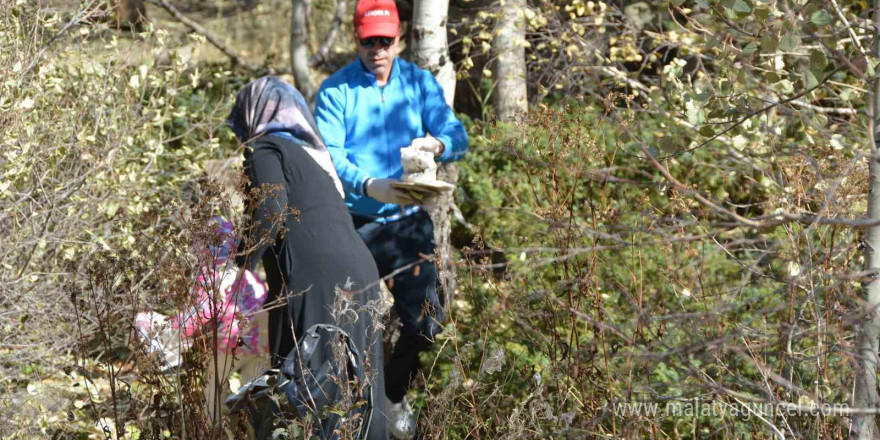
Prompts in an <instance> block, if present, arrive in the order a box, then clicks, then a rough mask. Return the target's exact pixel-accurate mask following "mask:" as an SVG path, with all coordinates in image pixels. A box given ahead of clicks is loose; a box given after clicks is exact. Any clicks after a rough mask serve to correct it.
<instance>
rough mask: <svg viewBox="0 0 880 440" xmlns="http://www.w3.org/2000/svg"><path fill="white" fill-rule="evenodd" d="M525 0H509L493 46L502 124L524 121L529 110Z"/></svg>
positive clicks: (497, 109) (496, 102) (496, 96)
mask: <svg viewBox="0 0 880 440" xmlns="http://www.w3.org/2000/svg"><path fill="white" fill-rule="evenodd" d="M525 8H526V2H525V0H506V1H504V4H503V5H502V6H501V16H500V19H499V21H498V27H497V30H496V33H495V37H494V41H493V43H492V50H493V52H494V53H495V69H494V70H495V78H497V80H496V81H498V82H497V84H496V85H495V92H494V94H493V96H492V98H493V101H494V105H495V112H496V114H497V115H498V120H499V121H501V122H517V121H521V120H522V118H523V116H524V115H525V113H526V111H527V110H528V107H527V104H528V101H527V96H526V94H527V89H526V50H525V44H524V43H525V38H526V20H525Z"/></svg>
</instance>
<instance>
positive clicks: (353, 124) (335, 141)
mask: <svg viewBox="0 0 880 440" xmlns="http://www.w3.org/2000/svg"><path fill="white" fill-rule="evenodd" d="M315 120H316V121H317V123H318V130H319V131H320V132H321V136H322V137H323V138H324V143H326V144H327V148H328V149H329V150H330V155H331V156H332V158H333V164H334V165H335V166H336V172H337V173H339V179H340V180H341V181H342V186H343V187H344V189H345V192H346V195H345V203H346V205H348V208H349V210H351V211H352V212H355V213H358V214H364V215H367V216H371V217H379V218H388V220H392V219H395V218H399V217H400V216H402V215H406V214H409V213H410V212H407V213H401V212H400V207H399V206H398V205H392V204H385V203H382V202H379V201H378V200H376V199H373V198H370V197H367V196H365V195H364V192H363V185H364V181H365V180H366V179H367V178H368V177H372V178H375V179H382V178H396V179H399V178H400V176H401V175H403V166H402V165H401V162H400V149H401V148H403V147H406V146H409V144H410V143H411V142H412V140H413V139H415V138H420V137H425V135H426V134H428V133H430V134H431V135H432V136H434V137H435V138H437V139H439V140H440V141H441V142H443V145H444V147H445V150H444V151H443V154H442V156H441V157H439V158H438V161H440V162H449V161H454V160H458V159H461V158H462V157H463V156H464V154H465V153H466V152H467V147H468V137H467V132H466V131H465V129H464V126H463V125H462V124H461V121H459V120H458V118H456V117H455V114H453V112H452V109H451V108H449V106H448V105H447V104H446V101H445V100H444V98H443V89H442V88H441V87H440V84H439V83H437V80H436V79H434V76H433V75H431V74H430V73H429V72H427V71H425V70H422V69H420V68H419V67H418V66H416V65H415V64H413V63H410V62H408V61H404V60H401V59H399V58H396V59H395V60H394V64H393V66H392V68H391V76H390V78H389V79H388V82H387V83H386V84H385V86H384V87H379V85H378V84H377V83H376V77H375V76H374V75H373V74H372V73H371V72H370V71H369V70H367V69H366V67H365V66H364V64H363V63H362V62H361V61H360V60H359V59H358V60H355V61H354V62H352V63H350V64H348V65H347V66H345V67H343V68H342V69H340V70H339V71H338V72H336V73H335V74H333V75H332V76H331V77H329V78H327V79H326V80H325V81H324V83H323V84H321V90H320V91H319V92H318V97H317V99H316V101H315ZM389 217H390V218H389Z"/></svg>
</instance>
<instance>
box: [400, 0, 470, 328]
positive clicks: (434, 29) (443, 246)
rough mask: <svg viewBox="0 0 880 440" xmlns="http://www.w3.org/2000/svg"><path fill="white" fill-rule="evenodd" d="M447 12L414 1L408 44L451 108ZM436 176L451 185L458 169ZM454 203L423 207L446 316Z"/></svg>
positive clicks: (448, 196)
mask: <svg viewBox="0 0 880 440" xmlns="http://www.w3.org/2000/svg"><path fill="white" fill-rule="evenodd" d="M448 12H449V0H415V4H414V5H413V20H412V41H411V42H410V47H411V48H412V57H413V61H414V62H415V63H416V64H418V66H419V67H421V68H423V69H425V70H427V71H429V72H431V73H433V74H434V76H435V77H436V78H437V82H439V83H440V85H441V86H442V87H443V94H444V98H446V103H447V104H449V106H450V107H452V101H453V98H454V97H455V69H454V68H453V66H452V61H451V60H450V59H449V48H448V46H447V42H446V20H447V15H448ZM437 178H438V179H440V180H443V181H446V182H449V183H451V184H453V185H455V184H456V183H457V182H458V169H457V167H456V166H455V164H452V163H449V164H443V165H441V166H440V167H439V169H438V170H437ZM454 203H455V202H454V200H453V198H452V193H451V192H450V193H445V194H443V195H441V196H439V197H438V199H437V200H433V201H432V202H431V203H430V204H426V206H425V209H426V210H427V211H428V214H429V215H430V216H431V221H432V222H433V223H434V242H435V243H436V244H437V251H436V253H435V255H436V258H437V259H438V261H437V266H438V278H439V280H440V285H441V288H442V291H443V294H444V297H445V308H446V312H447V315H448V313H449V310H450V307H451V306H452V302H453V301H454V297H455V289H456V282H455V264H454V263H455V262H454V260H453V258H454V253H453V250H452V243H451V241H450V234H451V232H452V222H451V212H452V206H453V204H454Z"/></svg>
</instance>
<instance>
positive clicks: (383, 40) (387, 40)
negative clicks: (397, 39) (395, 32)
mask: <svg viewBox="0 0 880 440" xmlns="http://www.w3.org/2000/svg"><path fill="white" fill-rule="evenodd" d="M393 42H394V38H391V37H370V38H364V39H363V40H360V43H361V46H363V47H364V48H366V49H372V48H373V46H375V45H377V44H378V45H379V47H388V46H391V43H393Z"/></svg>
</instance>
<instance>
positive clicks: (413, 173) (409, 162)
mask: <svg viewBox="0 0 880 440" xmlns="http://www.w3.org/2000/svg"><path fill="white" fill-rule="evenodd" d="M400 161H401V163H402V164H403V177H402V178H401V180H403V181H404V182H421V183H427V182H435V181H437V162H435V161H434V155H433V154H431V153H430V152H428V151H424V150H422V149H420V148H417V147H415V146H412V147H406V148H401V149H400Z"/></svg>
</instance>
